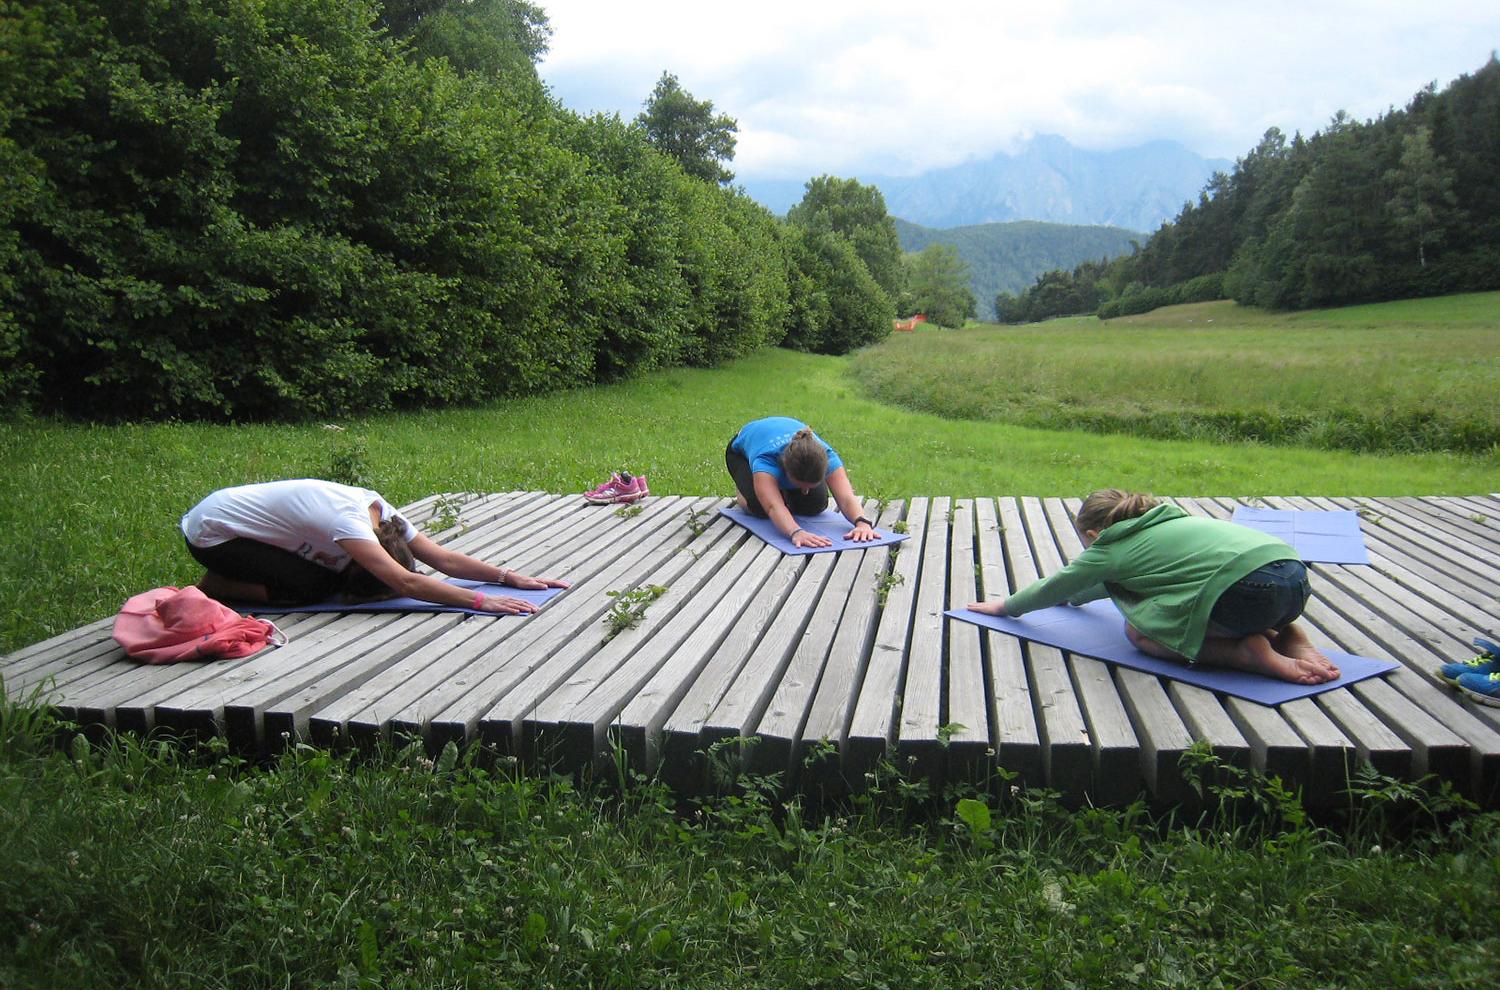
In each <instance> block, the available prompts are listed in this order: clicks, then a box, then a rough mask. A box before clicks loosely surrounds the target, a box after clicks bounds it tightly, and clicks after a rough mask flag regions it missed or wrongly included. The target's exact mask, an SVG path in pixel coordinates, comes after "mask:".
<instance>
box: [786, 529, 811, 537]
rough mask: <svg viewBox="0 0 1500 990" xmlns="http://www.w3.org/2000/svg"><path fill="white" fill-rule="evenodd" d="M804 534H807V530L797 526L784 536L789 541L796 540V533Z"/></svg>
mask: <svg viewBox="0 0 1500 990" xmlns="http://www.w3.org/2000/svg"><path fill="white" fill-rule="evenodd" d="M805 532H807V530H805V529H803V528H802V527H801V526H798V527H797V528H796V529H794V530H792V531H791V532H790V533H788V534H786V538H787V539H789V540H791V539H796V536H797V534H798V533H805Z"/></svg>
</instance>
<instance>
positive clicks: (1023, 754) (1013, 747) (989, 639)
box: [954, 498, 1045, 787]
mask: <svg viewBox="0 0 1500 990" xmlns="http://www.w3.org/2000/svg"><path fill="white" fill-rule="evenodd" d="M974 513H975V520H974V525H975V536H976V543H977V552H978V554H979V559H978V564H979V586H978V588H976V590H975V595H974V599H973V600H974V601H980V600H983V599H988V598H1001V597H1005V596H1008V595H1009V594H1010V593H1011V591H1012V590H1013V589H1012V588H1011V587H1010V584H1009V582H1007V581H1006V578H1005V556H1004V554H1003V553H1002V551H1001V549H1000V540H1001V529H1000V521H999V515H998V514H997V512H996V509H995V501H994V499H989V498H985V499H980V500H979V501H978V502H977V503H975V507H974ZM963 604H967V602H965V603H963ZM954 607H955V608H957V607H962V606H960V605H955V606H954ZM981 641H982V644H983V647H984V657H985V668H986V671H987V680H988V682H989V685H990V687H989V698H988V701H989V709H990V711H989V721H990V724H991V725H992V726H993V727H994V728H993V733H994V747H995V757H994V759H995V765H996V766H997V767H999V768H1000V769H1001V770H1002V771H1003V772H1004V774H1005V775H1006V776H1007V777H1009V778H1010V779H1011V781H1012V783H1013V785H1014V786H1017V787H1026V786H1037V787H1040V786H1041V785H1042V783H1043V781H1044V780H1045V774H1044V772H1043V770H1042V746H1041V738H1040V736H1039V735H1038V732H1037V723H1036V712H1035V711H1034V710H1033V707H1032V698H1031V685H1030V684H1029V683H1027V680H1026V662H1025V660H1024V659H1023V658H1022V656H1021V641H1020V640H1018V639H1016V637H1014V636H1008V635H1006V634H1004V633H999V632H995V631H994V630H993V629H986V630H984V631H983V636H982V637H981Z"/></svg>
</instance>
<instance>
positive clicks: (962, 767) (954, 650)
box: [943, 499, 997, 783]
mask: <svg viewBox="0 0 1500 990" xmlns="http://www.w3.org/2000/svg"><path fill="white" fill-rule="evenodd" d="M974 511H975V510H974V502H973V500H972V499H959V500H958V501H957V502H955V503H953V528H952V531H951V533H950V537H949V548H948V600H947V601H946V602H945V603H944V604H945V606H946V607H947V608H949V609H954V608H963V607H964V606H966V605H967V604H968V603H969V602H972V601H974V600H975V599H977V598H978V597H979V580H978V575H977V574H976V573H975V568H976V562H977V559H978V558H977V556H976V554H975V549H974V538H975V527H976V525H977V523H976V521H975V517H974ZM943 632H944V634H945V635H946V636H947V639H948V642H947V651H948V663H947V678H946V682H947V683H946V684H945V686H944V691H945V700H944V715H943V719H944V723H945V724H946V725H947V727H948V739H947V747H946V748H947V757H948V767H947V772H948V775H949V777H950V778H951V779H954V780H970V781H973V782H975V783H982V782H983V781H985V780H987V779H988V777H989V774H990V770H991V768H992V766H993V763H994V758H995V756H996V755H997V754H996V751H995V744H994V739H993V736H992V733H991V730H990V704H989V691H988V690H987V689H986V688H985V685H984V657H983V652H984V650H983V646H982V637H981V635H980V633H981V630H980V628H979V627H978V626H976V625H974V624H972V623H969V622H954V621H953V620H951V619H947V620H945V621H944V623H943Z"/></svg>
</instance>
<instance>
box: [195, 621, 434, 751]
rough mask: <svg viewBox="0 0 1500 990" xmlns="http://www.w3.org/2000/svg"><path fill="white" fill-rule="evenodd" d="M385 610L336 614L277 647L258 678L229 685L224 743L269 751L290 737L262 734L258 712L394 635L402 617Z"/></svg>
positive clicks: (315, 681) (250, 749)
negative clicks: (311, 631)
mask: <svg viewBox="0 0 1500 990" xmlns="http://www.w3.org/2000/svg"><path fill="white" fill-rule="evenodd" d="M412 618H413V617H411V616H403V615H392V614H389V613H380V612H376V613H365V614H350V615H341V616H339V621H337V622H334V623H332V624H330V625H328V626H325V627H324V628H322V629H320V630H318V632H316V633H314V634H313V635H311V636H308V637H305V638H303V639H299V640H296V641H294V642H292V643H289V644H288V645H286V646H284V647H282V648H281V649H280V650H277V651H276V653H275V654H273V655H272V657H271V658H270V661H269V663H268V665H267V668H266V669H264V670H263V671H261V672H260V676H259V677H257V678H254V679H247V680H245V681H244V682H243V683H240V684H237V685H233V686H232V691H233V693H232V694H229V693H226V696H225V697H224V698H223V701H222V705H223V720H224V734H225V736H226V737H227V738H228V740H229V743H230V745H232V746H234V747H236V748H238V749H240V750H243V751H249V752H258V753H272V752H276V751H278V750H280V749H281V748H282V747H284V746H285V745H287V744H288V743H290V742H293V741H294V740H292V739H291V738H287V739H281V738H279V737H275V736H270V735H267V734H266V732H265V721H264V715H265V712H266V710H267V709H268V708H270V707H271V706H272V705H275V704H276V703H278V702H280V701H281V700H282V699H283V698H285V697H287V696H288V695H290V694H292V693H294V692H296V691H298V690H301V689H303V688H305V687H307V686H308V685H310V684H315V683H317V681H318V679H319V678H321V677H324V676H327V675H329V674H330V673H331V672H333V671H336V670H338V669H339V668H340V667H342V666H344V665H346V664H349V663H354V662H357V661H358V658H359V657H360V656H361V655H363V653H364V652H365V651H366V650H369V649H374V648H375V647H378V646H379V645H380V643H382V642H384V641H385V640H386V639H388V638H390V637H392V636H394V635H396V634H397V633H398V632H399V630H400V628H401V627H400V626H398V622H399V621H400V620H402V619H406V620H408V624H409V623H410V620H411V619H412Z"/></svg>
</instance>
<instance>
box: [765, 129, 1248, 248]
mask: <svg viewBox="0 0 1500 990" xmlns="http://www.w3.org/2000/svg"><path fill="white" fill-rule="evenodd" d="M1232 165H1233V163H1232V162H1229V161H1226V160H1224V159H1222V158H1204V157H1202V156H1200V155H1198V154H1196V153H1194V152H1192V151H1189V150H1188V149H1187V148H1184V147H1183V146H1182V145H1180V144H1177V143H1176V142H1174V141H1152V142H1150V143H1148V144H1143V145H1139V146H1137V147H1134V148H1122V149H1120V150H1118V151H1084V150H1082V149H1080V148H1075V147H1073V145H1071V144H1069V143H1068V142H1067V141H1066V140H1065V139H1063V138H1060V137H1057V136H1056V135H1050V134H1047V135H1038V136H1037V137H1035V138H1032V139H1031V140H1030V141H1027V142H1026V144H1025V145H1023V146H1022V148H1021V150H1020V151H1018V152H1017V153H1016V154H1014V155H1008V154H1003V153H1002V154H997V155H994V156H992V157H990V158H987V159H984V160H982V161H971V162H964V163H963V164H961V165H954V166H952V167H950V168H943V169H936V170H933V171H931V172H923V173H922V174H921V175H916V176H910V177H892V176H882V175H859V176H854V178H857V179H859V181H861V182H863V183H866V184H869V185H874V186H875V187H877V188H878V189H879V190H880V191H881V194H882V195H884V197H885V206H886V210H887V211H888V212H889V213H890V214H891V216H893V217H901V218H902V219H904V220H909V221H911V222H912V223H915V224H920V225H922V226H924V227H937V228H944V227H960V226H969V225H974V224H985V223H1003V222H1006V221H1011V220H1042V221H1047V222H1050V223H1063V224H1084V225H1094V224H1103V225H1108V226H1113V227H1123V228H1125V229H1126V230H1136V231H1144V232H1150V231H1154V230H1155V229H1156V228H1157V227H1160V226H1161V225H1162V223H1163V222H1165V221H1167V220H1170V219H1172V218H1173V217H1175V216H1176V215H1177V213H1178V211H1180V210H1181V209H1182V205H1183V204H1184V203H1186V202H1188V201H1189V200H1196V199H1197V198H1198V193H1199V192H1200V191H1201V190H1202V189H1203V186H1204V184H1205V183H1206V182H1207V181H1208V179H1209V177H1210V176H1211V175H1213V173H1214V172H1216V171H1228V170H1229V169H1230V167H1231V166H1232ZM743 185H744V188H745V191H746V192H747V193H749V194H750V196H751V198H753V199H754V200H756V201H757V202H759V203H761V204H763V205H764V206H766V207H768V208H769V209H770V210H772V211H773V212H775V213H778V214H785V213H786V211H787V210H789V209H790V208H791V207H792V206H794V205H796V204H797V203H798V202H800V201H801V199H802V193H803V190H804V187H805V181H794V180H771V181H764V182H755V181H747V182H745V183H743Z"/></svg>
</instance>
